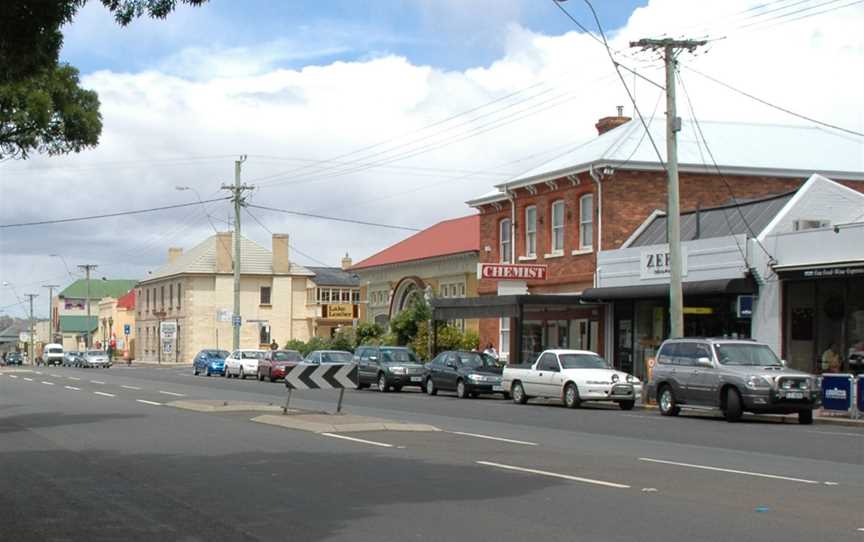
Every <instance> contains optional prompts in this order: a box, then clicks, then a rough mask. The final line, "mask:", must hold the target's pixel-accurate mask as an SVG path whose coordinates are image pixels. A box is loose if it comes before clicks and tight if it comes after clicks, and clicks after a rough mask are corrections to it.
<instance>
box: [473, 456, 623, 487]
mask: <svg viewBox="0 0 864 542" xmlns="http://www.w3.org/2000/svg"><path fill="white" fill-rule="evenodd" d="M475 463H477V464H478V465H485V466H487V467H497V468H499V469H505V470H513V471H517V472H527V473H529V474H539V475H541V476H549V477H551V478H561V479H564V480H570V481H571V482H583V483H586V484H594V485H598V486H604V487H612V488H615V489H630V486H628V485H626V484H617V483H615V482H606V481H604V480H594V479H593V478H582V477H580V476H571V475H569V474H559V473H557V472H549V471H545V470H537V469H528V468H525V467H516V466H514V465H505V464H503V463H493V462H491V461H475Z"/></svg>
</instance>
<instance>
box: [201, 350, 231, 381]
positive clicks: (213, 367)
mask: <svg viewBox="0 0 864 542" xmlns="http://www.w3.org/2000/svg"><path fill="white" fill-rule="evenodd" d="M227 357H228V351H227V350H202V351H200V352H198V353H197V354H196V355H195V357H194V358H193V359H192V374H194V375H195V376H198V375H199V374H201V373H204V374H205V375H207V376H212V375H214V374H215V375H222V374H224V373H225V358H227Z"/></svg>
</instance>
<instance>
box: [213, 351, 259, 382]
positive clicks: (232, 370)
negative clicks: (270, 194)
mask: <svg viewBox="0 0 864 542" xmlns="http://www.w3.org/2000/svg"><path fill="white" fill-rule="evenodd" d="M266 353H267V351H266V350H253V349H248V350H235V351H234V352H232V353H231V355H230V356H228V357H227V358H225V371H224V373H223V374H224V376H225V378H231V377H232V376H236V377H239V378H242V379H245V378H246V377H247V376H255V375H257V374H258V362H259V361H261V360H262V359H263V358H264V354H266Z"/></svg>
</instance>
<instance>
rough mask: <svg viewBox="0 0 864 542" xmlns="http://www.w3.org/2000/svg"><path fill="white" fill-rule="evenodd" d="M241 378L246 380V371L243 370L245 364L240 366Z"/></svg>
mask: <svg viewBox="0 0 864 542" xmlns="http://www.w3.org/2000/svg"><path fill="white" fill-rule="evenodd" d="M239 376H240V380H246V373H245V372H244V371H243V366H242V365H241V366H240V375H239Z"/></svg>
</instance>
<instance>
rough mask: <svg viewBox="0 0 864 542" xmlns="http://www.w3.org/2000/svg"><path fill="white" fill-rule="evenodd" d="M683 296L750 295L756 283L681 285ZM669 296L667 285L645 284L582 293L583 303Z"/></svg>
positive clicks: (748, 280) (745, 280)
mask: <svg viewBox="0 0 864 542" xmlns="http://www.w3.org/2000/svg"><path fill="white" fill-rule="evenodd" d="M682 289H683V290H684V295H713V294H752V293H755V292H756V283H755V282H754V281H753V279H752V278H750V277H747V278H737V279H717V280H698V281H694V282H685V283H684V284H683V285H682ZM668 296H669V285H668V284H645V285H640V286H611V287H607V288H588V289H586V290H585V291H584V292H582V299H583V300H584V301H613V300H616V299H651V298H661V297H668Z"/></svg>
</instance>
